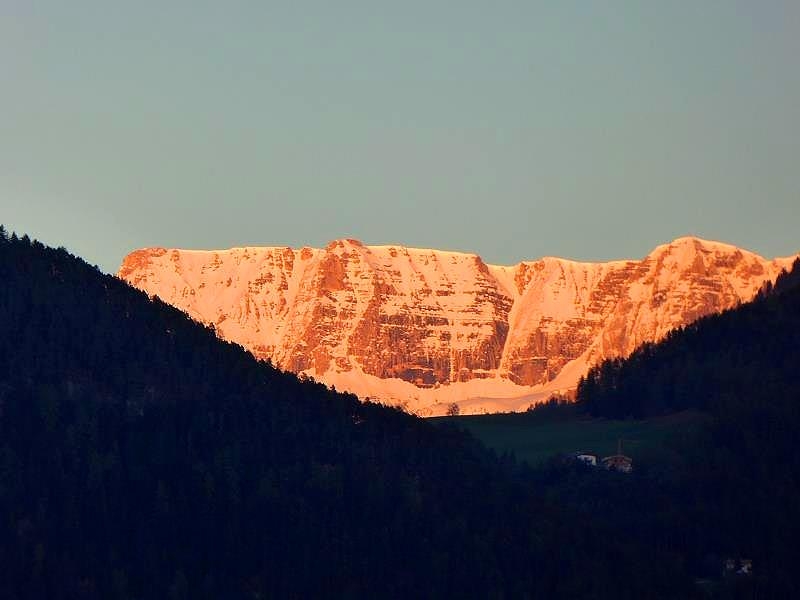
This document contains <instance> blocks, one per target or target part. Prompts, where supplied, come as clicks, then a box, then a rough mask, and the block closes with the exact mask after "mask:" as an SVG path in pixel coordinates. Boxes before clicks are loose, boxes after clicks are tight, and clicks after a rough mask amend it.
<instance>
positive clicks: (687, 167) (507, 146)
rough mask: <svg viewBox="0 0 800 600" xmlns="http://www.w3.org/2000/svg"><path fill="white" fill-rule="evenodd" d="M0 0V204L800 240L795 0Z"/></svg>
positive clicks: (165, 237)
mask: <svg viewBox="0 0 800 600" xmlns="http://www.w3.org/2000/svg"><path fill="white" fill-rule="evenodd" d="M281 4H282V5H278V4H277V3H273V2H268V1H261V2H204V1H201V0H194V1H192V2H165V1H160V2H148V1H143V0H140V1H137V2H116V1H110V0H103V1H97V2H87V1H80V0H76V1H72V2H63V1H61V0H58V1H42V2H33V1H30V0H3V1H2V2H0V222H4V223H5V224H6V226H7V227H10V228H13V229H16V230H18V231H21V232H22V231H25V232H28V233H30V234H31V235H33V236H34V237H38V238H40V239H42V240H43V241H45V242H47V243H50V244H54V245H62V244H63V245H65V246H67V247H68V248H69V249H70V250H71V251H73V252H75V253H77V254H80V255H81V256H83V257H84V258H86V259H87V260H88V261H89V262H90V263H93V264H98V265H99V266H100V267H101V268H102V269H104V270H106V271H115V270H116V268H117V266H118V265H119V262H120V260H121V259H122V257H123V255H124V254H125V253H127V252H128V251H130V250H132V249H134V248H137V247H142V246H153V245H159V246H167V247H170V246H178V247H191V248H216V247H229V246H236V245H246V244H247V245H292V246H302V245H312V246H319V245H324V244H325V243H326V242H328V241H329V240H331V239H335V238H339V237H355V238H358V239H361V240H362V241H364V242H366V243H380V244H384V243H399V244H406V245H413V246H424V247H436V248H442V249H451V250H468V251H475V252H477V253H479V254H481V255H482V256H483V257H484V259H485V260H487V261H488V262H493V263H501V264H502V263H504V264H511V263H514V262H517V261H519V260H520V259H524V258H536V257H539V256H542V255H559V256H565V257H569V258H578V259H591V260H600V259H609V258H624V257H640V256H642V255H644V254H645V253H646V252H647V251H649V250H650V249H651V248H652V247H653V246H655V245H656V244H658V243H661V242H665V241H668V240H670V239H672V238H675V237H678V236H681V235H689V234H692V235H698V236H701V237H707V238H711V239H717V240H722V241H727V242H730V243H734V244H738V245H742V246H744V247H747V248H750V249H752V250H755V251H757V252H760V253H762V254H765V255H768V256H774V255H787V254H791V253H792V252H795V251H798V250H800V234H799V233H798V232H800V228H799V227H798V217H799V216H800V2H797V1H796V0H790V1H764V2H752V1H751V0H747V1H744V0H742V1H738V0H727V1H711V0H708V1H701V2H698V1H697V0H691V1H670V2H664V1H663V0H659V1H653V2H649V1H645V0H639V1H636V2H622V1H619V2H587V1H581V2H578V1H575V2H573V1H568V0H558V1H552V2H535V1H533V0H527V1H522V2H501V1H498V2H472V1H469V0H460V1H459V2H452V1H450V2H436V1H435V0H425V1H416V0H404V1H402V2H391V3H385V2H379V1H377V0H373V1H371V2H348V1H346V0H342V1H340V2H329V1H326V2H304V1H301V0H298V1H297V2H286V3H281Z"/></svg>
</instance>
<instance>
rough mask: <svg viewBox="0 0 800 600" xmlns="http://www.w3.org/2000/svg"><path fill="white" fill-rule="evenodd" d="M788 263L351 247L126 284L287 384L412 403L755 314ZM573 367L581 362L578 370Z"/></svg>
mask: <svg viewBox="0 0 800 600" xmlns="http://www.w3.org/2000/svg"><path fill="white" fill-rule="evenodd" d="M789 262H790V259H777V260H774V261H770V260H766V259H763V258H761V257H759V256H757V255H755V254H752V253H750V252H746V251H743V250H740V249H738V248H735V247H733V246H728V245H726V244H719V243H715V242H704V241H702V240H697V239H693V238H681V239H679V240H676V241H675V242H673V243H671V244H667V245H663V246H659V247H658V248H656V249H655V250H654V251H653V252H652V253H651V254H649V255H648V256H647V257H645V258H644V259H643V260H640V261H615V262H609V263H579V262H574V261H568V260H562V259H557V258H543V259H541V260H537V261H532V262H523V263H520V264H518V265H516V266H513V267H500V266H492V265H486V264H484V262H483V261H482V260H481V259H480V257H478V256H476V255H472V254H463V253H454V252H440V251H436V250H420V249H412V248H404V247H400V246H378V247H370V246H364V245H362V244H361V243H360V242H357V241H355V240H339V241H335V242H331V243H330V244H329V245H328V246H327V247H326V248H325V249H312V248H303V249H300V250H293V249H291V248H235V249H231V250H225V251H218V252H214V251H188V250H165V249H163V248H157V249H145V250H137V251H135V252H133V253H131V254H130V255H128V257H126V259H125V261H124V262H123V264H122V267H121V268H120V271H119V275H120V277H122V278H123V279H125V280H127V281H128V282H130V283H131V284H132V285H134V286H136V287H138V288H140V289H142V290H144V291H146V292H147V293H149V294H151V295H158V296H159V297H160V298H162V299H163V300H164V301H166V302H169V303H171V304H173V305H175V306H177V307H179V308H181V309H183V310H185V311H186V312H188V313H189V314H190V315H191V316H193V317H194V318H196V319H198V320H200V321H203V322H205V323H214V324H215V325H216V327H217V331H218V332H219V334H220V335H221V336H222V337H224V338H226V339H229V340H231V341H235V342H237V343H240V344H242V345H243V346H245V347H246V348H248V349H250V350H251V351H252V352H253V353H254V354H256V355H257V356H259V357H262V358H270V359H271V360H272V361H273V362H274V363H275V364H277V365H278V366H280V367H283V368H285V369H289V370H292V371H297V372H300V371H305V372H309V373H311V374H314V375H315V376H316V377H318V378H320V379H322V380H323V381H324V380H326V377H328V376H329V375H330V374H331V373H340V374H341V373H349V372H353V371H355V372H358V373H365V374H367V375H372V376H375V377H377V378H380V379H400V380H403V381H406V382H410V383H413V384H414V385H415V386H417V387H418V388H420V389H425V388H431V387H438V386H442V385H447V384H451V383H455V382H465V381H470V380H473V379H487V378H494V379H504V380H508V381H511V382H514V383H516V384H518V385H520V386H533V385H537V384H542V383H546V382H548V381H550V380H552V379H554V378H555V377H556V376H558V374H559V373H560V372H561V370H562V368H563V367H564V366H565V365H567V364H569V363H571V364H573V365H575V364H578V365H579V366H580V367H581V368H580V369H577V370H576V371H575V372H576V373H578V374H579V373H580V372H582V371H585V367H588V366H589V365H591V364H593V363H594V362H596V361H597V360H599V359H601V358H603V357H608V356H614V355H625V354H628V353H629V352H631V351H632V350H633V349H634V348H635V347H636V346H637V345H639V344H640V343H642V342H645V341H653V340H657V339H659V338H661V337H662V336H663V335H664V334H666V333H667V332H668V331H669V330H670V329H673V328H674V327H677V326H680V325H684V324H686V323H689V322H691V321H693V320H695V319H697V318H698V317H700V316H702V315H705V314H708V313H711V312H717V311H720V310H723V309H725V308H728V307H731V306H733V305H735V304H737V303H739V302H742V301H746V300H749V299H750V298H751V297H752V296H753V295H754V294H755V293H756V291H757V290H758V289H759V287H760V286H761V285H762V284H763V282H764V281H765V280H767V279H774V278H775V277H776V276H777V274H778V273H779V272H780V269H781V268H782V267H785V266H788V264H789ZM575 361H577V363H576V362H575Z"/></svg>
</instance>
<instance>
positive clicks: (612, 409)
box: [577, 260, 800, 418]
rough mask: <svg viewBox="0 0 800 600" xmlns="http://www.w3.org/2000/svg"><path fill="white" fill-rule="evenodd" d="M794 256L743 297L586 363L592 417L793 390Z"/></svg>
mask: <svg viewBox="0 0 800 600" xmlns="http://www.w3.org/2000/svg"><path fill="white" fill-rule="evenodd" d="M798 365H800V260H798V261H795V263H794V265H793V268H792V270H791V271H790V272H785V273H783V274H782V275H781V276H779V278H778V280H777V281H776V283H775V285H774V286H772V285H768V286H766V287H765V288H764V290H763V291H762V293H760V294H759V296H758V297H757V298H756V299H755V300H753V301H752V302H749V303H747V304H743V305H741V306H739V307H737V308H734V309H731V310H728V311H726V312H724V313H722V314H719V315H714V316H709V317H705V318H703V319H700V320H698V321H696V322H695V323H693V324H691V325H688V326H686V327H683V328H680V329H677V330H675V331H673V332H671V333H670V334H668V335H667V336H666V338H665V339H664V340H663V341H661V342H659V343H657V344H644V345H642V346H641V347H639V348H638V349H637V350H636V351H634V352H633V354H631V355H630V356H629V357H628V358H626V359H612V360H606V361H604V362H602V363H601V364H600V365H598V366H596V367H593V368H592V369H591V370H590V371H589V373H588V374H587V376H586V377H585V378H583V379H582V380H581V382H580V384H579V386H578V394H577V396H578V402H579V403H581V404H582V405H583V406H584V407H585V408H586V410H587V411H588V412H589V413H590V414H591V415H592V416H602V417H610V418H625V417H629V416H632V417H635V418H641V417H646V416H651V415H659V414H664V413H668V412H675V411H680V410H684V409H687V408H695V409H701V410H711V411H714V412H723V413H724V412H725V411H727V410H732V409H733V408H735V406H736V405H738V404H741V403H750V404H752V403H758V402H766V403H770V402H774V401H775V399H776V398H786V397H788V396H793V397H798V396H800V368H798Z"/></svg>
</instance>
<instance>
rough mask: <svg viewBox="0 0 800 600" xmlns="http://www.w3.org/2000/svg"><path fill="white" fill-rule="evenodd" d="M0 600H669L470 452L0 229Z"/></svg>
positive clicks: (622, 550)
mask: <svg viewBox="0 0 800 600" xmlns="http://www.w3.org/2000/svg"><path fill="white" fill-rule="evenodd" d="M0 565H2V569H1V570H0V571H1V572H2V576H0V597H2V598H10V599H14V598H19V599H22V598H104V599H105V598H266V597H282V598H291V597H339V596H348V597H376V596H378V597H400V596H402V597H515V598H516V597H520V598H521V597H526V596H528V597H547V598H559V597H575V598H586V597H603V595H604V594H605V593H607V592H608V591H609V590H613V591H614V597H616V598H626V597H627V598H644V597H653V596H655V597H670V596H672V597H683V596H685V590H684V589H682V587H681V586H682V585H683V582H684V581H685V580H684V579H683V578H682V577H681V575H680V573H681V571H680V570H679V569H678V568H677V566H676V565H677V561H670V560H668V559H665V558H664V557H662V556H660V555H658V554H656V551H655V550H651V549H648V548H647V547H644V548H642V547H638V546H636V545H635V544H632V543H630V542H626V541H625V540H624V539H623V538H622V537H621V536H619V535H610V534H609V532H607V531H604V530H603V528H602V526H601V525H598V524H595V523H592V522H591V521H590V520H589V519H588V518H579V517H576V516H575V515H574V514H572V513H567V512H566V511H564V510H562V509H560V508H558V507H554V506H553V505H551V504H548V503H546V502H545V501H543V500H542V499H540V498H539V497H538V496H537V495H535V494H534V493H533V492H532V491H531V490H530V486H529V485H528V484H526V483H524V481H523V480H522V478H521V476H520V472H519V470H518V468H517V467H515V466H514V465H513V463H511V462H509V461H502V462H501V461H499V460H497V459H496V458H495V457H494V455H492V454H490V453H489V452H488V451H486V450H485V449H484V448H483V447H482V446H480V445H479V444H478V443H477V442H475V441H474V440H473V439H472V438H471V437H469V436H468V435H466V434H464V433H461V432H459V431H457V430H455V429H454V428H443V427H436V426H434V425H433V424H431V423H426V422H424V421H422V420H420V419H417V418H413V417H410V416H408V415H406V414H403V413H401V412H399V411H397V410H392V409H388V408H384V407H381V406H377V405H374V404H361V403H359V402H358V401H357V399H356V398H355V397H353V396H348V395H342V394H338V393H335V392H333V391H330V390H328V389H327V388H325V387H324V386H321V385H319V384H316V383H314V382H310V381H305V382H301V381H298V379H297V378H296V377H295V376H293V375H289V374H285V373H281V372H279V371H277V370H276V369H274V368H272V367H271V366H270V365H269V364H266V363H264V362H258V361H256V360H255V359H254V358H253V357H252V356H251V355H250V354H249V353H247V352H245V351H244V350H242V349H241V348H240V347H238V346H234V345H231V344H227V343H223V342H221V341H220V340H218V339H217V338H216V336H215V334H214V332H213V331H212V330H209V329H207V328H205V327H203V326H201V325H199V324H197V323H195V322H193V321H191V320H189V319H188V318H187V317H186V316H185V315H184V314H183V313H181V312H179V311H177V310H176V309H174V308H171V307H169V306H166V305H165V304H163V303H162V302H160V301H158V300H155V299H154V300H150V299H148V298H147V297H146V296H145V295H144V294H143V293H141V292H138V291H136V290H134V289H132V288H130V287H128V286H127V284H125V283H123V282H121V281H119V280H118V279H116V278H114V277H111V276H107V275H103V274H101V273H100V272H99V271H98V270H97V269H95V268H92V267H90V266H88V265H87V264H86V263H84V262H83V261H82V260H80V259H77V258H75V257H73V256H72V255H70V254H69V253H68V252H67V251H66V250H64V249H52V248H48V247H45V246H43V245H42V244H40V243H38V242H36V241H33V242H32V241H30V240H29V239H28V238H26V237H23V238H21V239H18V238H17V237H16V236H11V237H9V236H8V234H7V233H6V232H5V231H3V230H2V229H0Z"/></svg>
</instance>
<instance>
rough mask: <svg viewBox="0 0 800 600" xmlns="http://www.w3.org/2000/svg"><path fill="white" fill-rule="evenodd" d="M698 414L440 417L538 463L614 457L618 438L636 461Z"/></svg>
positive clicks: (688, 426)
mask: <svg viewBox="0 0 800 600" xmlns="http://www.w3.org/2000/svg"><path fill="white" fill-rule="evenodd" d="M703 419H704V417H703V415H701V414H699V413H696V412H682V413H677V414H674V415H668V416H665V417H657V418H653V419H647V420H642V421H634V420H627V421H610V420H606V419H590V418H586V417H583V416H581V415H578V414H577V413H576V412H575V411H574V410H566V411H565V410H559V411H557V412H555V413H553V414H536V413H533V414H529V413H512V414H496V415H474V416H463V417H440V418H439V419H436V420H438V421H451V422H453V423H455V424H456V425H458V426H460V427H463V428H465V429H467V430H468V431H470V432H471V433H472V434H473V435H474V436H475V437H477V438H478V439H480V440H481V441H482V442H483V443H484V444H486V445H487V446H489V447H490V448H494V449H495V450H496V451H497V452H498V453H502V452H504V451H511V452H513V453H514V454H516V456H517V458H518V459H520V460H525V461H528V462H529V463H530V464H537V463H540V462H542V461H543V460H545V459H547V458H549V457H551V456H553V455H556V454H561V453H569V452H577V451H581V452H591V453H593V454H597V455H599V456H600V457H603V456H608V455H609V454H615V453H616V451H617V440H619V439H622V440H623V442H622V443H623V453H624V454H627V455H628V456H630V457H631V458H633V459H634V463H636V461H637V460H638V461H646V460H647V458H648V456H651V455H652V454H654V453H660V452H661V451H662V450H663V448H664V442H665V441H666V440H667V439H669V438H672V437H675V436H681V435H686V434H688V433H691V432H692V431H694V430H696V429H697V428H698V427H699V426H700V424H701V423H702V421H703Z"/></svg>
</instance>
